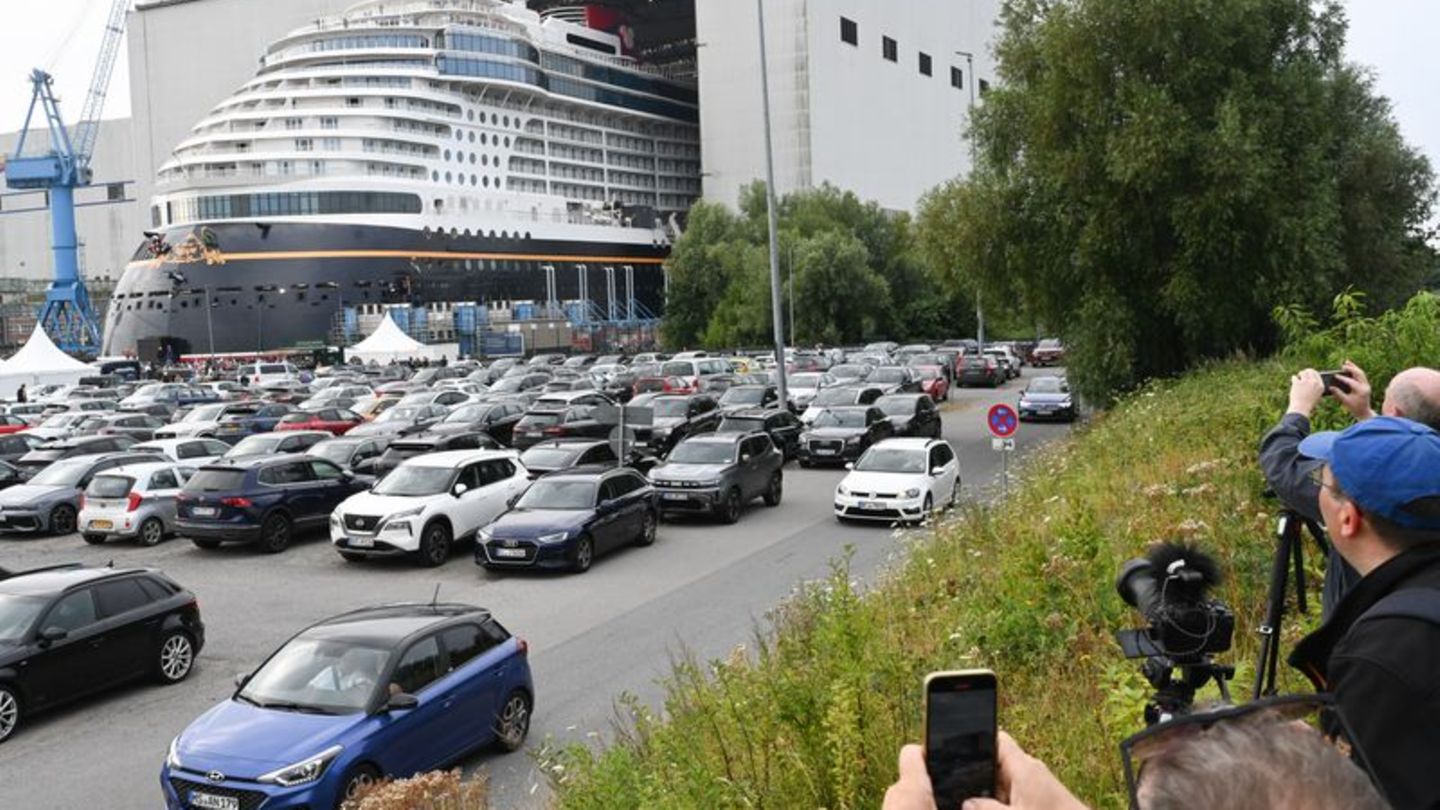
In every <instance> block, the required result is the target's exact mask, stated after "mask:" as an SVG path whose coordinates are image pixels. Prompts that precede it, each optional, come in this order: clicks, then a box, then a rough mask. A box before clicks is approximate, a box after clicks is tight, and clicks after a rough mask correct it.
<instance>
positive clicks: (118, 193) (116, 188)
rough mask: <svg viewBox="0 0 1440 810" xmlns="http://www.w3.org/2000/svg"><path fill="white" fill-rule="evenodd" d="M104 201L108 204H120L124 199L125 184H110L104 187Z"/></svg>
mask: <svg viewBox="0 0 1440 810" xmlns="http://www.w3.org/2000/svg"><path fill="white" fill-rule="evenodd" d="M105 199H106V200H108V201H110V202H120V201H121V200H124V199H125V184H124V183H110V184H109V185H107V186H105Z"/></svg>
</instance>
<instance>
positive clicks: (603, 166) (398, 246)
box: [104, 0, 700, 355]
mask: <svg viewBox="0 0 1440 810" xmlns="http://www.w3.org/2000/svg"><path fill="white" fill-rule="evenodd" d="M537 6H540V7H541V10H538V11H537V10H534V9H532V8H531V7H529V6H527V5H526V4H525V3H524V2H520V0H513V1H512V0H371V2H363V3H359V4H357V5H355V6H353V7H351V8H350V9H348V10H347V11H346V12H345V13H343V14H341V15H339V16H338V17H335V18H329V19H321V20H317V21H316V22H315V23H314V24H313V25H310V26H307V27H304V28H301V29H299V30H295V31H292V32H290V33H289V34H288V35H286V36H285V37H283V38H282V39H280V40H279V41H277V42H275V43H273V44H272V45H271V46H270V47H269V48H268V49H267V51H266V53H265V54H264V55H263V57H262V58H261V59H260V66H259V69H258V72H257V73H256V75H255V76H254V78H252V79H251V80H249V81H247V82H246V83H245V84H244V85H243V86H241V87H240V88H239V89H238V90H236V91H235V92H234V93H233V94H232V95H230V96H229V97H228V98H226V99H225V100H224V101H222V102H221V103H220V104H218V105H217V106H216V107H215V108H214V109H213V110H212V111H211V112H210V113H209V114H208V115H207V116H206V117H205V118H204V119H202V120H201V121H200V122H198V123H197V124H196V125H195V127H194V128H193V130H192V132H191V133H190V136H189V137H188V138H186V139H185V140H184V141H182V142H181V143H179V144H178V145H176V146H175V148H174V150H173V153H172V157H171V159H170V160H169V161H168V162H166V163H165V164H164V165H163V166H162V167H161V169H160V171H159V175H158V177H157V186H156V189H157V192H156V195H155V197H154V198H153V199H152V200H151V204H150V208H149V217H150V225H151V230H150V231H149V232H147V234H146V236H145V238H144V240H143V241H142V243H141V244H140V246H139V247H138V249H137V250H136V251H135V253H134V255H133V256H132V257H131V259H130V261H129V263H128V264H127V266H126V269H125V272H124V275H123V277H122V278H121V280H120V282H119V284H118V285H117V287H116V290H115V294H114V297H113V299H112V301H111V305H110V308H109V311H108V314H107V316H106V321H105V337H104V353H105V354H107V355H120V354H126V353H133V352H143V351H144V350H145V349H146V347H147V346H148V345H155V344H154V343H149V342H147V341H167V340H168V341H172V342H173V343H174V344H178V345H180V346H182V347H184V348H185V349H186V350H189V351H195V352H204V351H210V350H211V349H212V347H213V350H214V351H216V352H252V351H259V350H272V349H281V348H288V347H294V346H305V345H317V344H320V343H325V342H330V341H331V340H333V336H334V335H335V328H336V325H337V324H338V323H340V322H341V320H342V319H343V318H344V315H343V313H344V310H345V309H346V308H356V307H363V306H364V305H367V304H371V305H381V304H410V305H412V306H419V305H436V304H443V303H445V302H474V303H477V304H480V305H482V306H485V307H487V308H489V309H503V308H509V307H512V306H515V305H517V304H518V303H519V302H536V303H542V304H543V303H547V302H551V301H565V300H570V299H577V298H580V297H581V293H582V288H581V287H580V284H581V281H580V279H581V277H582V276H585V277H587V278H588V279H589V286H588V287H587V288H585V289H588V291H589V297H590V298H591V299H600V302H599V303H600V306H601V307H602V309H603V308H604V307H605V306H606V302H605V301H604V300H603V299H604V298H605V297H606V291H605V289H604V288H605V286H606V285H605V284H604V283H603V282H602V279H603V276H602V273H603V272H625V273H627V274H628V277H629V278H632V279H633V289H634V298H635V299H637V300H638V301H639V302H640V304H641V305H642V306H643V307H645V308H646V309H649V310H651V311H657V312H658V311H659V309H660V307H661V306H662V305H663V295H664V293H663V288H664V280H663V271H662V269H661V263H662V262H663V260H664V259H665V257H666V256H667V255H668V252H669V247H670V244H671V241H672V240H673V239H674V238H675V237H676V236H677V235H678V231H679V228H680V224H681V222H682V221H683V216H684V212H685V211H686V210H688V208H689V207H690V205H691V203H692V202H694V201H695V199H697V198H698V197H699V194H700V132H699V107H698V94H697V89H696V83H695V77H694V65H693V60H691V61H689V62H688V63H687V62H686V61H684V60H681V61H678V62H672V63H668V64H662V63H647V62H645V61H642V60H640V59H638V58H636V56H635V55H634V54H633V51H632V45H633V41H632V37H631V36H630V34H629V30H628V29H627V28H626V27H625V26H624V25H623V21H617V20H616V19H615V18H614V17H615V15H614V12H612V11H611V10H609V9H607V8H601V7H596V6H588V5H585V4H569V5H567V4H564V3H553V2H552V3H544V4H537ZM192 44H193V43H192ZM606 268H616V269H617V270H616V271H606ZM622 268H623V270H622ZM620 288H621V289H622V291H623V289H624V284H623V282H622V284H621V285H620ZM597 293H599V294H597Z"/></svg>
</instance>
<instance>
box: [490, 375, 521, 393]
mask: <svg viewBox="0 0 1440 810" xmlns="http://www.w3.org/2000/svg"><path fill="white" fill-rule="evenodd" d="M524 382H525V378H524V377H506V378H505V379H503V380H501V381H500V382H497V383H495V384H494V385H493V386H491V387H490V390H491V391H498V392H500V393H502V394H513V393H515V392H517V391H519V390H520V389H521V387H522V386H523V384H524Z"/></svg>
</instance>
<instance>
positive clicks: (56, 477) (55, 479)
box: [27, 459, 90, 487]
mask: <svg viewBox="0 0 1440 810" xmlns="http://www.w3.org/2000/svg"><path fill="white" fill-rule="evenodd" d="M89 471H90V462H89V461H85V460H80V459H72V460H70V461H57V462H55V463H54V464H51V465H50V466H49V467H46V468H45V469H43V470H41V471H40V472H38V473H36V474H35V477H34V478H31V479H30V480H29V481H28V482H27V483H30V484H34V485H35V486H44V487H74V486H79V485H80V479H81V478H84V477H85V473H87V472H89Z"/></svg>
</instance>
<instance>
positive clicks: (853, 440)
mask: <svg viewBox="0 0 1440 810" xmlns="http://www.w3.org/2000/svg"><path fill="white" fill-rule="evenodd" d="M860 439H861V437H860V436H851V437H850V438H848V439H846V440H845V443H846V444H859V443H860Z"/></svg>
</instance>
